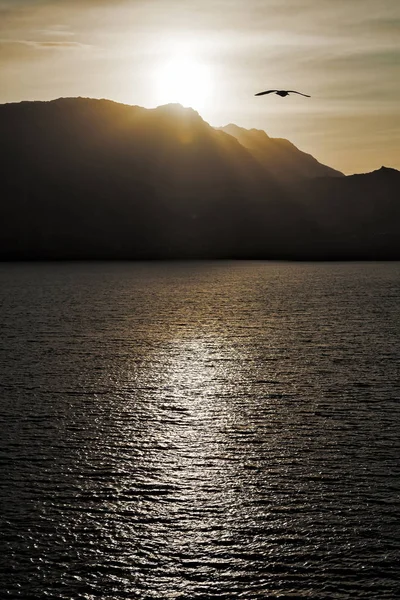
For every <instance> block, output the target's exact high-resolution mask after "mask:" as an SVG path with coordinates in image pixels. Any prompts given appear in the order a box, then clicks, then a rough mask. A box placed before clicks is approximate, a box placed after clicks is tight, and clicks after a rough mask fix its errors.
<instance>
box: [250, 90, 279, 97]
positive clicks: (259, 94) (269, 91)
mask: <svg viewBox="0 0 400 600" xmlns="http://www.w3.org/2000/svg"><path fill="white" fill-rule="evenodd" d="M277 91H278V90H267V91H266V92H258V94H254V95H255V96H264V94H272V93H273V92H277Z"/></svg>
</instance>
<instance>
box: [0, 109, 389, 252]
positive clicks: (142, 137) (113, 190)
mask: <svg viewBox="0 0 400 600" xmlns="http://www.w3.org/2000/svg"><path fill="white" fill-rule="evenodd" d="M234 127H236V128H237V129H235V133H236V135H232V127H231V133H229V132H227V131H226V130H225V128H214V127H212V126H211V125H210V124H208V123H207V122H206V121H204V120H203V119H202V117H201V116H200V115H199V113H198V112H197V111H195V110H193V109H191V108H184V107H182V106H181V105H179V104H170V105H164V106H161V107H157V108H154V109H146V108H143V107H139V106H131V105H125V104H120V103H117V102H113V101H111V100H93V99H90V98H60V99H57V100H52V101H46V102H35V101H33V102H26V101H24V102H21V103H11V104H3V105H0V168H1V173H0V185H1V188H0V189H1V203H0V259H2V260H26V259H106V258H110V259H159V258H165V259H169V258H273V259H313V260H314V259H315V260H325V259H333V258H341V259H351V258H373V259H376V258H393V257H399V258H400V245H399V242H398V237H399V236H398V233H400V212H399V208H398V202H396V199H397V195H398V191H399V187H400V184H399V172H398V171H396V170H393V169H387V168H385V167H384V168H383V170H382V169H379V171H374V172H372V173H371V174H366V175H362V174H361V175H354V176H345V175H343V174H342V173H340V172H337V171H335V170H334V169H331V168H330V167H328V166H326V165H322V164H321V163H319V162H318V161H317V160H316V159H315V158H314V157H312V156H311V155H308V154H306V153H304V152H302V151H301V150H299V149H298V148H296V147H295V146H294V145H293V144H291V142H289V141H287V140H279V139H278V140H277V139H275V138H270V137H269V136H268V134H266V133H265V132H262V131H261V130H245V129H243V128H240V127H237V126H234ZM238 138H239V139H238ZM240 138H242V142H243V141H245V142H246V143H245V144H243V143H241V139H240ZM243 138H245V139H243ZM259 139H261V140H262V143H261V144H260V145H259ZM265 140H267V142H265ZM265 144H267V147H266V146H265ZM377 172H378V175H375V174H374V173H377ZM313 174H314V175H313Z"/></svg>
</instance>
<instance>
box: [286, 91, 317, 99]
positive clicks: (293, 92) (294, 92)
mask: <svg viewBox="0 0 400 600" xmlns="http://www.w3.org/2000/svg"><path fill="white" fill-rule="evenodd" d="M287 92H288V93H290V94H300V96H305V97H306V98H311V96H308V94H302V93H301V92H296V90H287Z"/></svg>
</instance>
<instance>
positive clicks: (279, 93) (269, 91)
mask: <svg viewBox="0 0 400 600" xmlns="http://www.w3.org/2000/svg"><path fill="white" fill-rule="evenodd" d="M264 94H278V96H281V97H282V98H284V97H285V96H288V95H289V94H300V96H305V97H306V98H311V96H308V95H307V94H302V93H301V92H296V90H267V91H266V92H258V94H254V95H255V96H264Z"/></svg>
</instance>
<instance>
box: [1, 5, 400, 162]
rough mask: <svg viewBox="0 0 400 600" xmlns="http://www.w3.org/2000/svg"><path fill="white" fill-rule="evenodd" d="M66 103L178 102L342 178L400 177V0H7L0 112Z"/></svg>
mask: <svg viewBox="0 0 400 600" xmlns="http://www.w3.org/2000/svg"><path fill="white" fill-rule="evenodd" d="M271 88H274V89H294V90H299V91H300V92H304V93H306V94H310V95H311V98H304V97H302V96H297V95H293V96H289V97H287V98H280V97H278V96H276V95H267V96H262V97H257V98H256V97H255V96H254V94H255V93H256V92H259V91H261V90H265V89H271ZM60 96H68V97H71V96H86V97H93V98H109V99H112V100H116V101H118V102H124V103H126V104H135V105H140V106H144V107H154V106H157V105H159V104H165V103H168V102H180V103H181V104H184V105H191V106H193V107H194V108H195V109H196V110H198V111H199V112H200V114H201V115H202V117H203V118H204V119H205V120H206V121H208V122H209V123H210V124H211V125H216V126H220V125H226V124H228V123H231V122H233V123H236V124H237V125H240V126H242V127H246V128H251V127H255V128H258V129H264V130H265V131H266V132H267V133H268V134H269V135H270V136H273V137H284V138H287V139H289V140H290V141H292V142H293V143H295V144H296V145H297V146H299V147H300V148H301V149H302V150H304V151H306V152H310V153H311V154H313V155H314V156H315V157H316V158H317V159H318V160H320V161H321V162H324V163H326V164H328V165H330V166H332V167H334V168H337V169H340V170H341V171H343V172H345V173H354V172H365V171H371V170H374V169H376V168H379V167H380V166H381V165H385V166H391V167H395V168H397V169H400V0H0V103H4V102H16V101H20V100H50V99H54V98H58V97H60Z"/></svg>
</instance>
